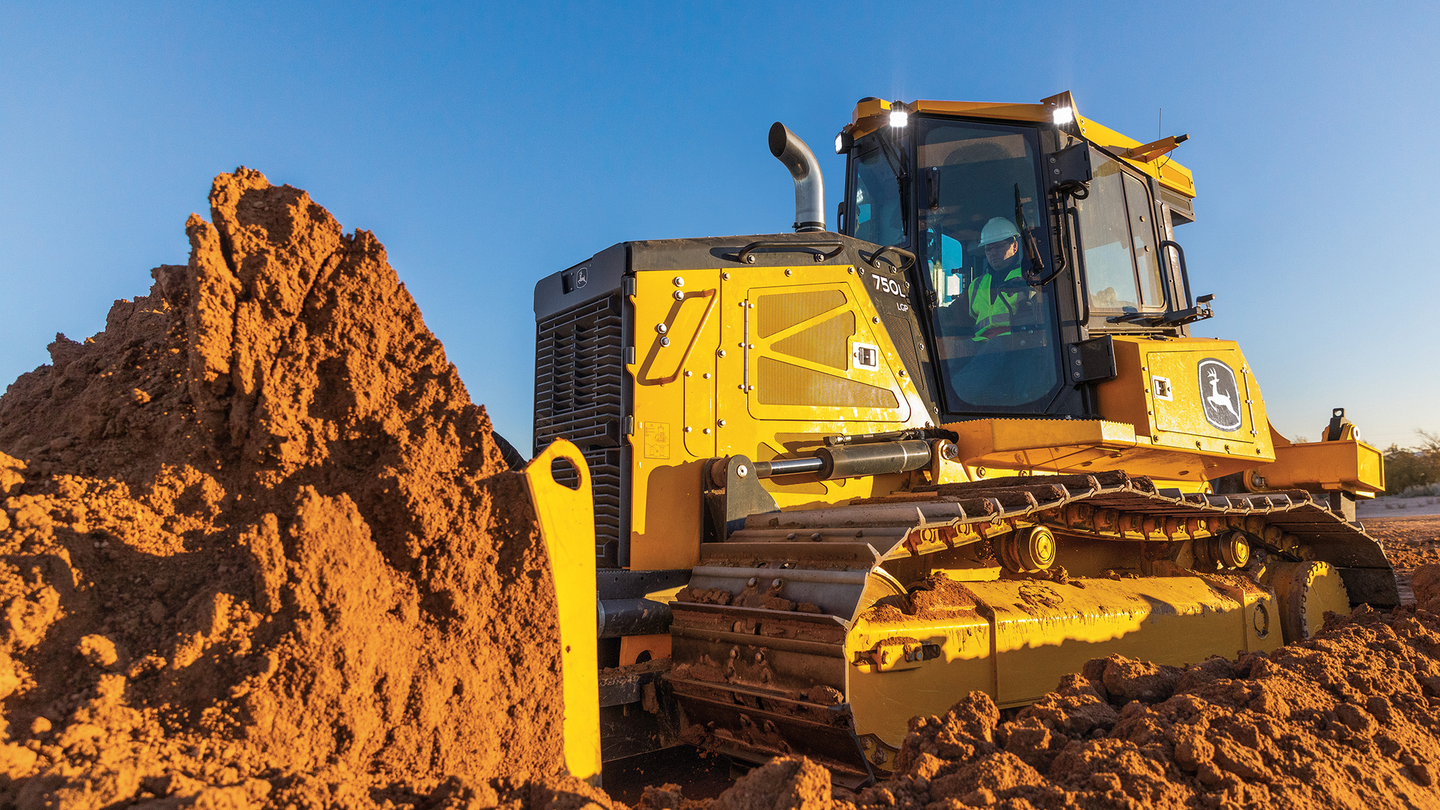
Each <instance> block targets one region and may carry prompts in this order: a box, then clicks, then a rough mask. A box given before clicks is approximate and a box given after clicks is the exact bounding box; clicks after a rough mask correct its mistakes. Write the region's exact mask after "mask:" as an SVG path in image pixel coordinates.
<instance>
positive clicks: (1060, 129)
mask: <svg viewBox="0 0 1440 810" xmlns="http://www.w3.org/2000/svg"><path fill="white" fill-rule="evenodd" d="M896 113H899V114H898V115H897V114H896ZM1183 140H1184V137H1183V136H1182V137H1180V138H1167V139H1163V141H1158V142H1156V143H1155V144H1145V145H1140V144H1138V143H1136V142H1134V141H1131V140H1130V139H1128V138H1125V137H1124V136H1121V135H1119V134H1118V133H1115V132H1113V131H1111V130H1108V129H1105V128H1104V127H1101V126H1099V125H1097V124H1095V123H1094V122H1091V121H1088V120H1086V119H1083V118H1080V117H1079V116H1078V115H1076V114H1075V113H1074V105H1073V101H1071V99H1070V97H1069V94H1068V93H1065V94H1061V95H1060V96H1056V97H1054V98H1051V99H1046V100H1045V101H1044V102H1042V103H1040V104H1018V105H1017V104H1005V105H993V104H977V103H968V102H927V101H919V102H914V103H912V104H910V105H899V104H898V103H897V104H891V103H887V102H884V101H880V100H879V99H865V100H862V101H861V102H860V104H859V105H858V106H857V107H856V112H855V122H854V123H852V124H851V125H850V126H847V127H846V128H845V130H844V131H842V132H841V134H840V137H839V138H837V140H836V147H837V150H838V151H841V152H843V153H845V154H847V156H848V159H847V163H848V165H847V171H846V196H845V201H844V202H842V203H841V205H840V212H839V220H838V222H839V229H840V231H841V232H842V233H844V234H846V235H849V236H853V237H856V238H858V239H863V240H866V241H869V242H873V243H875V244H879V245H892V246H895V247H898V248H901V249H903V250H906V251H909V252H911V253H913V254H914V255H915V257H916V261H915V263H914V264H913V265H912V266H910V267H909V268H908V273H909V276H910V279H909V280H910V283H911V298H912V300H913V305H914V306H915V309H916V311H917V313H922V314H925V313H928V316H927V317H923V318H922V320H923V321H925V323H926V328H927V330H928V333H929V334H928V340H929V343H930V347H931V358H932V360H933V363H932V366H931V369H930V372H931V375H932V382H933V383H934V385H933V387H932V389H931V390H934V391H937V392H939V396H937V398H936V399H937V402H936V405H937V407H938V408H939V409H940V410H941V411H942V412H943V415H944V416H945V417H953V418H961V419H963V418H974V417H982V416H997V415H1008V414H1013V415H1049V416H1074V417H1081V418H1084V417H1093V416H1095V414H1096V405H1095V402H1094V394H1093V385H1094V384H1095V383H1098V382H1101V381H1103V380H1105V379H1109V378H1110V377H1112V376H1113V375H1114V373H1115V372H1114V359H1113V352H1112V351H1111V348H1110V344H1109V336H1110V335H1114V334H1136V333H1140V334H1146V333H1150V334H1165V335H1175V336H1184V335H1188V324H1189V323H1190V322H1192V321H1194V320H1199V319H1200V318H1203V317H1208V315H1209V309H1208V307H1206V306H1204V304H1205V303H1206V302H1208V300H1209V298H1208V297H1205V298H1204V299H1202V301H1201V306H1199V307H1197V306H1196V304H1195V302H1194V301H1192V300H1190V293H1189V284H1188V281H1187V280H1186V273H1185V269H1184V258H1183V252H1182V251H1181V249H1180V247H1179V245H1177V244H1176V243H1175V242H1174V241H1173V238H1172V234H1173V226H1174V225H1175V224H1179V223H1183V222H1190V221H1193V213H1192V211H1193V209H1192V207H1191V204H1190V199H1191V198H1192V197H1193V195H1194V186H1193V181H1192V180H1191V178H1190V173H1189V172H1188V171H1187V170H1185V169H1184V168H1183V167H1180V166H1179V165H1178V164H1175V163H1174V162H1173V161H1171V160H1170V159H1169V156H1168V152H1169V150H1170V149H1173V148H1174V146H1175V145H1176V144H1178V143H1179V142H1180V141H1183Z"/></svg>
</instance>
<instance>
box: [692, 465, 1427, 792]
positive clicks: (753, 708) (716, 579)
mask: <svg viewBox="0 0 1440 810" xmlns="http://www.w3.org/2000/svg"><path fill="white" fill-rule="evenodd" d="M1040 526H1043V527H1045V528H1047V529H1049V530H1050V531H1051V532H1052V533H1053V535H1054V536H1055V538H1056V540H1057V543H1058V546H1059V552H1058V560H1057V564H1056V566H1055V567H1054V568H1052V569H1051V570H1048V571H1044V572H1041V573H1039V574H1033V575H1014V574H1010V573H1008V572H1006V571H1004V569H1002V568H1001V566H1000V564H999V562H998V561H997V557H1000V556H1003V550H1004V548H1005V547H1006V546H1005V543H1006V539H1007V538H1012V537H1015V536H1017V533H1021V532H1025V531H1028V530H1033V528H1034V527H1040ZM1235 531H1239V532H1243V533H1244V535H1245V536H1246V537H1248V538H1249V542H1250V544H1251V545H1252V546H1253V547H1254V548H1255V549H1257V551H1256V553H1255V557H1254V559H1253V560H1252V561H1251V563H1250V564H1249V565H1248V566H1247V569H1246V570H1245V571H1242V572H1231V573H1229V574H1228V575H1227V574H1225V573H1223V572H1217V571H1216V567H1215V566H1214V564H1210V565H1208V568H1207V566H1206V565H1205V563H1204V557H1203V556H1201V557H1200V558H1199V561H1198V562H1197V559H1196V555H1194V554H1191V553H1190V550H1191V549H1193V548H1196V547H1199V544H1197V543H1196V542H1195V541H1201V543H1202V544H1203V543H1204V542H1205V541H1207V540H1208V539H1209V538H1215V537H1219V536H1220V535H1222V534H1225V533H1229V532H1235ZM1312 559H1313V560H1322V561H1326V562H1328V563H1330V564H1331V565H1333V566H1334V567H1336V568H1337V569H1338V570H1339V572H1340V574H1341V576H1342V578H1343V579H1344V582H1345V585H1346V588H1347V589H1348V591H1349V593H1350V595H1351V599H1352V600H1353V601H1355V602H1368V603H1372V604H1375V605H1393V604H1398V601H1399V594H1398V591H1397V590H1396V584H1395V575H1394V571H1393V569H1392V568H1391V566H1390V563H1389V562H1388V560H1387V559H1386V557H1385V554H1384V552H1383V551H1382V550H1381V549H1380V547H1379V545H1378V544H1377V543H1376V542H1375V541H1374V540H1372V539H1371V538H1370V537H1368V536H1367V535H1365V534H1364V533H1363V532H1362V531H1361V530H1360V529H1359V528H1357V527H1356V526H1354V525H1352V524H1350V523H1347V522H1346V521H1344V520H1343V519H1342V518H1340V517H1338V516H1336V515H1335V514H1333V513H1332V512H1330V511H1329V510H1328V509H1327V508H1326V507H1324V506H1322V505H1320V504H1318V503H1316V502H1315V501H1313V500H1312V499H1311V498H1310V496H1309V495H1308V494H1306V493H1304V492H1298V491H1295V492H1275V493H1265V494H1249V495H1199V494H1188V495H1187V494H1181V493H1179V492H1177V491H1162V490H1158V489H1156V488H1155V486H1154V485H1153V484H1152V483H1151V482H1150V480H1149V479H1146V478H1132V477H1129V476H1127V475H1125V474H1124V473H1121V472H1111V473H1098V474H1095V475H1085V476H1078V475H1070V476H1046V477H1016V478H1005V479H996V480H991V481H979V482H973V483H965V484H947V485H942V486H938V487H931V488H927V489H924V490H922V491H914V492H906V493H898V494H896V495H893V496H890V497H885V498H876V499H869V500H865V501H860V502H856V503H852V504H849V505H846V506H840V507H831V508H823V509H813V510H796V511H790V512H783V513H779V514H767V515H759V516H752V517H751V518H749V519H747V521H746V523H745V526H744V528H743V529H741V530H740V531H737V532H735V533H733V534H732V535H731V536H730V538H729V539H728V540H726V541H725V542H719V543H709V544H706V545H705V546H703V547H702V551H701V559H700V563H699V565H697V566H696V567H695V569H694V571H693V573H692V579H691V582H690V587H689V588H687V589H686V590H685V591H682V593H681V594H680V597H679V599H680V601H679V602H677V603H674V604H673V605H672V607H673V611H674V620H673V623H672V625H671V635H672V642H673V652H672V656H673V661H674V669H673V671H672V673H671V675H670V682H671V686H672V687H673V689H674V692H675V695H676V697H677V698H678V699H679V701H680V703H681V705H682V706H683V707H684V710H685V713H686V717H687V719H688V722H689V723H691V724H693V725H696V726H699V727H701V728H703V729H704V730H705V731H706V734H707V744H708V745H709V746H710V747H712V748H714V749H716V750H719V751H721V752H723V753H726V754H729V755H732V756H737V757H740V758H744V759H750V760H763V759H764V758H767V757H770V756H776V755H782V754H788V753H794V752H799V753H804V754H806V755H807V756H811V757H813V758H817V759H820V760H822V761H823V762H824V763H825V764H826V765H827V766H829V767H830V768H831V769H832V770H833V771H835V772H836V774H837V776H838V775H841V774H844V775H847V776H848V777H849V780H850V781H853V782H856V783H860V782H864V781H867V780H869V779H871V778H873V777H874V775H875V774H876V772H877V770H884V769H885V766H886V764H887V762H888V761H889V757H890V756H893V753H894V750H895V747H896V746H897V745H898V740H896V739H895V736H896V734H897V733H898V734H900V735H902V736H903V727H902V728H901V729H900V731H898V732H897V731H895V730H894V728H893V726H894V723H893V721H892V722H891V723H890V729H891V730H890V731H889V732H888V733H878V732H877V733H870V732H869V731H867V726H869V725H874V724H873V723H872V722H871V721H870V720H865V721H864V722H862V723H860V724H859V725H860V728H858V729H857V720H856V717H857V714H856V711H855V708H856V706H857V705H858V704H856V701H863V702H865V703H866V705H875V704H876V703H877V701H878V702H879V703H882V704H884V706H885V709H884V711H885V712H886V713H887V714H888V715H890V716H891V717H899V716H900V715H903V717H900V722H901V723H902V724H903V721H904V719H906V718H908V717H910V716H911V715H913V714H916V713H920V711H923V710H925V706H931V707H932V708H933V705H936V704H934V700H935V699H936V698H935V696H934V695H928V694H926V695H921V694H920V693H921V692H926V691H927V690H926V689H925V688H923V687H922V688H917V687H908V688H902V689H900V690H899V692H897V693H894V694H881V695H879V697H877V696H876V695H875V694H872V692H873V691H874V689H875V688H876V687H875V686H874V685H873V684H874V683H875V681H874V680H873V678H874V675H873V673H878V672H891V671H895V672H897V673H899V671H900V670H913V671H912V672H907V673H903V674H904V675H905V676H906V677H908V678H910V680H903V679H900V678H891V679H890V680H888V681H885V682H884V687H885V688H888V689H895V688H896V687H902V686H903V685H904V684H933V683H935V680H934V678H933V676H932V679H931V680H929V681H923V680H921V679H920V678H921V676H920V675H918V674H916V673H918V672H919V671H920V670H921V668H922V667H925V666H930V665H929V664H927V662H929V661H931V660H932V659H937V658H941V657H942V656H943V661H937V662H936V665H941V664H948V663H950V662H952V661H959V662H960V665H963V666H968V667H969V669H966V670H963V671H962V670H958V669H956V670H954V671H955V672H963V673H966V674H962V675H961V676H954V675H950V674H945V675H943V676H941V677H942V683H943V684H944V686H945V687H946V688H945V689H944V690H942V691H947V692H948V694H946V695H942V696H941V698H943V700H953V699H957V698H959V697H961V696H962V695H963V693H964V692H965V691H969V687H971V686H973V687H974V688H981V689H987V690H992V691H993V692H994V693H996V694H997V702H1001V704H1002V705H1006V700H1007V695H1008V696H1009V697H1008V699H1009V703H1010V704H1015V703H1017V702H1023V700H1024V694H1022V693H1021V692H1016V691H1014V689H1012V688H1011V685H1012V684H1011V682H1012V681H1016V680H1018V679H1021V678H1023V677H1025V676H1026V674H1027V673H1026V672H1024V671H1022V670H1023V669H1024V668H1025V667H1030V668H1031V669H1036V668H1037V667H1038V668H1039V669H1043V667H1044V666H1045V665H1049V664H1034V663H1024V662H1029V661H1033V660H1035V659H1036V654H1035V653H1033V652H1029V651H1028V649H1029V648H1034V647H1041V646H1045V645H1052V646H1058V645H1060V644H1062V643H1064V642H1071V641H1075V640H1076V639H1078V638H1080V637H1081V636H1086V634H1089V635H1095V628H1096V627H1100V628H1102V629H1105V628H1116V629H1113V630H1110V629H1106V630H1105V632H1106V633H1108V634H1109V635H1108V636H1105V637H1106V638H1110V639H1117V640H1118V641H1116V642H1115V644H1116V645H1119V644H1123V643H1125V642H1126V639H1125V638H1123V637H1125V636H1131V638H1130V639H1129V641H1135V640H1136V639H1140V638H1141V637H1142V636H1143V635H1144V632H1145V631H1144V630H1143V629H1142V628H1152V629H1151V635H1152V636H1153V635H1154V631H1153V628H1162V630H1161V632H1165V630H1164V629H1163V628H1164V627H1168V628H1170V630H1169V632H1172V633H1174V632H1176V631H1178V634H1179V635H1181V636H1183V635H1186V634H1187V633H1188V632H1189V631H1188V627H1189V626H1190V625H1192V624H1193V625H1194V626H1195V627H1196V628H1197V629H1202V630H1203V632H1202V635H1203V633H1210V634H1211V636H1212V637H1213V638H1215V639H1217V641H1215V642H1214V643H1216V644H1219V645H1220V648H1219V649H1218V650H1215V652H1220V653H1222V654H1226V655H1231V654H1233V651H1234V650H1235V649H1246V648H1247V646H1246V645H1247V644H1249V645H1250V646H1249V647H1248V648H1255V647H1254V645H1255V644H1257V643H1259V642H1256V640H1255V639H1256V637H1257V636H1256V633H1255V632H1254V631H1250V630H1244V632H1241V629H1243V628H1241V625H1242V624H1243V623H1244V621H1245V620H1244V619H1242V618H1237V617H1240V616H1242V614H1244V615H1248V614H1245V610H1248V609H1250V607H1251V606H1252V605H1257V607H1255V608H1254V610H1255V611H1256V612H1257V617H1258V615H1259V613H1262V612H1265V611H1267V610H1273V609H1274V607H1273V604H1272V603H1271V599H1272V597H1271V595H1270V593H1269V591H1268V590H1266V589H1264V588H1262V587H1260V586H1259V585H1258V584H1257V582H1256V578H1255V577H1256V575H1257V574H1258V573H1259V571H1260V570H1261V569H1262V568H1263V566H1265V565H1266V564H1268V563H1267V561H1272V562H1279V561H1282V560H1287V561H1299V560H1312ZM1065 566H1071V568H1072V569H1073V570H1066V568H1065ZM937 571H943V572H945V574H946V577H948V578H951V579H961V580H968V581H966V582H964V585H965V586H966V587H961V588H959V591H960V592H963V593H961V594H960V596H959V597H956V598H959V599H960V602H959V604H960V605H962V606H963V607H964V608H966V609H963V610H952V611H949V612H942V613H940V614H936V615H934V616H929V617H928V619H925V620H921V619H920V618H914V619H908V621H910V622H911V625H909V626H905V625H902V626H900V627H899V629H896V628H895V627H890V628H889V629H888V630H886V632H885V633H884V634H882V635H883V640H881V641H879V642H875V643H870V642H872V641H873V639H875V638H881V637H882V636H881V635H875V634H874V633H873V632H870V631H871V630H873V629H874V628H873V627H871V626H870V625H869V624H867V622H868V621H869V620H868V619H866V618H865V617H866V616H868V615H873V611H871V614H866V610H867V609H868V608H871V607H872V606H874V605H876V603H877V602H879V603H880V604H882V605H890V604H901V603H902V602H903V601H904V600H905V599H906V598H907V587H906V586H907V585H910V586H914V585H916V584H917V583H922V584H921V587H931V586H932V585H933V583H934V582H935V580H933V579H929V580H927V579H926V577H927V576H929V575H932V574H934V573H935V572H937ZM940 581H942V582H943V581H946V580H943V579H942V580H940ZM926 583H928V584H926ZM1037 600H1038V601H1037ZM1157 606H1161V607H1157ZM892 612H893V611H892ZM896 615H898V613H896ZM1152 615H1154V616H1156V617H1158V618H1155V619H1151V620H1150V621H1149V623H1148V624H1142V623H1141V622H1140V617H1146V616H1152ZM1185 617H1198V618H1185ZM1268 617H1269V613H1265V627H1266V628H1268V623H1269V618H1268ZM1165 622H1171V624H1169V625H1165V624H1164V623H1165ZM1232 624H1233V625H1234V628H1236V629H1235V630H1234V631H1233V632H1232V629H1231V625H1232ZM1162 625H1163V627H1162ZM1258 626H1259V624H1258V619H1257V627H1258ZM1212 628H1219V629H1218V630H1216V629H1212ZM902 631H903V632H902ZM912 631H913V632H912ZM1237 632H1238V633H1239V635H1235V633H1237ZM907 633H909V634H908V635H907ZM1007 633H1008V634H1009V635H1008V636H1007ZM1246 633H1248V634H1249V635H1248V636H1246ZM1047 634H1048V635H1047ZM1102 635H1104V634H1103V633H1102ZM1087 637H1088V636H1087ZM1278 637H1279V634H1278V633H1275V634H1274V637H1271V638H1269V640H1268V641H1266V642H1264V643H1266V644H1269V645H1270V646H1272V647H1273V645H1274V644H1278V643H1279V642H1278ZM1007 638H1010V639H1012V640H1013V639H1018V642H1017V643H1011V642H1007ZM1247 638H1248V639H1249V640H1248V642H1247V640H1246V639H1247ZM1258 638H1260V639H1266V638H1267V633H1266V630H1265V629H1264V628H1261V629H1260V631H1259V635H1258ZM1007 643H1011V646H1008V647H1007V646H1006V644H1007ZM1143 643H1152V642H1143ZM1227 644H1228V645H1231V646H1228V647H1227V646H1225V645H1227ZM966 645H969V647H967V646H966ZM1237 645H1238V646H1237ZM1172 646H1175V647H1176V649H1177V650H1180V649H1181V648H1182V647H1183V645H1178V644H1177V645H1172ZM1077 647H1079V648H1083V649H1082V653H1085V652H1094V653H1095V654H1096V655H1097V656H1098V655H1105V654H1108V652H1110V651H1111V650H1110V648H1109V647H1105V648H1101V647H1096V646H1094V645H1088V646H1087V645H1086V644H1084V643H1072V644H1071V645H1070V647H1069V648H1067V649H1075V648H1077ZM1117 649H1125V648H1123V647H1117ZM1010 651H1013V652H1010ZM997 652H998V653H1000V655H997ZM1186 652H1188V653H1189V654H1193V655H1196V656H1198V657H1197V658H1196V659H1195V660H1199V658H1203V657H1205V653H1204V651H1203V648H1191V649H1190V650H1188V651H1186ZM1177 654H1179V653H1177ZM987 656H988V658H987ZM968 659H974V660H975V661H979V662H980V663H979V664H978V665H977V664H973V663H967V660H968ZM1048 660H1049V659H1047V661H1048ZM1080 660H1082V661H1083V659H1080ZM1012 662H1013V663H1012ZM1016 666H1019V667H1021V670H1016V669H1014V668H1015V667H1016ZM1071 666H1078V664H1073V665H1071ZM1007 667H1010V668H1011V670H1010V671H1012V672H1014V673H1016V674H1006V669H1007ZM972 672H973V673H978V674H977V675H975V676H974V677H975V678H978V679H979V680H974V681H973V682H972V680H970V678H971V675H970V674H968V673H972ZM957 677H958V678H959V679H958V680H956V678H957ZM1039 677H1041V678H1045V677H1048V678H1049V681H1048V683H1046V684H1045V685H1044V686H1043V687H1041V691H1044V690H1048V689H1050V688H1053V686H1054V682H1055V679H1056V678H1058V673H1055V674H1053V675H1049V674H1047V673H1044V672H1042V673H1041V674H1040V675H1039ZM867 679H868V680H867ZM943 679H950V680H943ZM986 679H988V680H986ZM951 687H953V689H952V688H951ZM1007 690H1009V691H1008V692H1007ZM928 691H935V690H928ZM912 693H913V694H912ZM912 697H913V700H912ZM926 700H929V701H930V703H928V704H927V703H925V701H926ZM939 705H943V706H948V703H944V704H939ZM940 710H941V711H943V708H942V709H940ZM865 712H871V710H870V709H866V710H865ZM865 712H861V714H865ZM872 713H873V712H872ZM867 716H868V715H867ZM887 736H888V737H889V739H888V741H887V740H886V739H884V738H885V737H887Z"/></svg>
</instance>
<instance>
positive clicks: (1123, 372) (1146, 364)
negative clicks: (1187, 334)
mask: <svg viewBox="0 0 1440 810" xmlns="http://www.w3.org/2000/svg"><path fill="white" fill-rule="evenodd" d="M1114 346H1115V365H1116V369H1117V371H1118V376H1116V378H1115V379H1113V380H1110V381H1108V382H1104V383H1101V384H1100V385H1099V386H1097V387H1096V390H1097V394H1098V401H1099V405H1100V417H1101V418H1102V419H1106V420H1110V421H1114V422H1122V423H1128V424H1131V425H1134V428H1135V436H1136V440H1137V444H1138V446H1139V449H1140V450H1141V451H1146V450H1149V451H1157V452H1156V453H1155V458H1154V459H1153V461H1154V462H1155V466H1154V467H1153V468H1152V467H1149V466H1143V458H1142V457H1143V456H1144V455H1145V453H1144V452H1141V453H1128V454H1126V455H1128V456H1129V458H1127V459H1126V462H1127V465H1128V466H1125V467H1124V469H1125V470H1127V471H1128V472H1132V473H1140V474H1146V475H1155V476H1158V477H1164V478H1178V479H1184V478H1201V479H1206V480H1208V479H1214V478H1218V477H1220V476H1222V475H1228V474H1230V473H1232V472H1238V471H1240V470H1244V469H1250V468H1253V467H1255V466H1256V465H1257V464H1260V463H1266V462H1269V461H1273V460H1274V458H1275V449H1274V447H1273V445H1272V442H1271V439H1270V432H1269V429H1268V428H1267V427H1265V426H1266V425H1268V420H1267V417H1266V415H1265V402H1264V400H1263V399H1262V397H1261V395H1260V386H1259V384H1258V383H1257V382H1256V380H1255V375H1254V374H1253V372H1252V371H1251V369H1250V366H1249V363H1247V362H1246V360H1245V356H1244V354H1243V353H1241V351H1240V347H1239V345H1237V344H1236V343H1235V342H1234V341H1229V340H1214V339H1210V338H1172V339H1161V338H1143V337H1116V338H1115V339H1114ZM1177 453H1183V454H1193V456H1194V458H1193V463H1189V464H1185V463H1183V462H1182V464H1181V466H1184V467H1186V472H1185V473H1184V474H1181V472H1180V470H1179V469H1178V468H1176V464H1175V459H1176V458H1177V456H1176V454H1177ZM1137 460H1138V461H1140V462H1141V465H1142V466H1135V465H1134V464H1132V463H1131V462H1132V461H1137ZM1202 465H1203V466H1202Z"/></svg>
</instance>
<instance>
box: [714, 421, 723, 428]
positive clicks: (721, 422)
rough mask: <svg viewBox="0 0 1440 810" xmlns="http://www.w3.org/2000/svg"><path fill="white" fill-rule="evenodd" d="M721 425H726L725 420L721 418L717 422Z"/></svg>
mask: <svg viewBox="0 0 1440 810" xmlns="http://www.w3.org/2000/svg"><path fill="white" fill-rule="evenodd" d="M715 424H716V425H717V426H719V427H725V420H724V419H721V420H719V421H717V422H716V423H715Z"/></svg>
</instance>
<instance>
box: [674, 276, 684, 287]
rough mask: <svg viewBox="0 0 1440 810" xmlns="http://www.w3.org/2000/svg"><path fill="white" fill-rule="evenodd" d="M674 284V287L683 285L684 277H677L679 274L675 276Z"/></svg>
mask: <svg viewBox="0 0 1440 810" xmlns="http://www.w3.org/2000/svg"><path fill="white" fill-rule="evenodd" d="M675 286H676V287H684V286H685V279H683V278H681V277H679V276H676V277H675Z"/></svg>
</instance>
